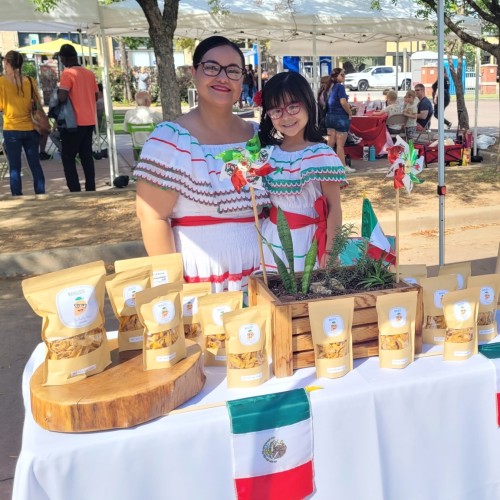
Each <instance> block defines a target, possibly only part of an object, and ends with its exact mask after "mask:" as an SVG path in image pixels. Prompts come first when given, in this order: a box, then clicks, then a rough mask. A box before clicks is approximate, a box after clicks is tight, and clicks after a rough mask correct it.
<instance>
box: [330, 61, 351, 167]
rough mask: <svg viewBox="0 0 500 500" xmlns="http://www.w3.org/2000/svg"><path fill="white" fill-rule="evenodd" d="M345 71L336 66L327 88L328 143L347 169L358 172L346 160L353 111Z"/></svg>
mask: <svg viewBox="0 0 500 500" xmlns="http://www.w3.org/2000/svg"><path fill="white" fill-rule="evenodd" d="M344 80H345V73H344V70H343V69H342V68H334V69H333V70H332V73H331V74H330V81H329V83H328V84H327V86H326V88H325V91H324V92H325V95H328V100H327V101H326V129H327V133H328V145H329V146H330V147H331V148H334V149H335V151H336V152H337V155H338V157H339V158H340V161H341V162H342V165H344V167H345V171H346V172H348V173H352V172H356V169H354V168H351V167H348V166H347V165H346V162H345V153H344V145H345V142H346V140H347V133H348V132H349V127H350V126H351V119H352V111H351V108H350V106H349V104H348V102H347V99H348V97H347V94H346V91H345V87H344V85H343V82H344Z"/></svg>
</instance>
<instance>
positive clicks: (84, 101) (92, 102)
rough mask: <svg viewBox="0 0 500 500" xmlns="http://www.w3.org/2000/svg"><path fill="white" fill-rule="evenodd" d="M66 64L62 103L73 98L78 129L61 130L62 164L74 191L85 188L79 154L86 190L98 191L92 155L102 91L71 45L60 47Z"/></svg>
mask: <svg viewBox="0 0 500 500" xmlns="http://www.w3.org/2000/svg"><path fill="white" fill-rule="evenodd" d="M58 55H59V58H60V59H61V62H62V64H63V65H64V67H65V70H64V71H63V72H62V75H61V80H60V82H59V90H58V97H59V101H60V102H66V100H67V99H69V100H70V101H71V104H72V105H73V109H74V111H75V118H76V124H77V129H76V131H75V130H71V129H70V130H68V129H61V143H62V153H61V158H62V163H63V167H64V176H65V177H66V184H67V186H68V188H69V190H70V191H81V187H80V179H79V178H78V172H77V170H76V155H78V156H79V157H80V161H81V164H82V168H83V173H84V175H85V191H95V169H94V158H93V156H92V134H93V132H94V127H95V124H96V123H95V122H96V101H97V96H98V93H99V89H98V87H97V82H96V79H95V75H94V73H92V71H89V70H88V69H86V68H82V67H81V66H80V65H79V64H78V55H77V53H76V50H75V48H74V47H73V46H72V45H70V44H64V45H62V46H61V48H60V50H59V54H58Z"/></svg>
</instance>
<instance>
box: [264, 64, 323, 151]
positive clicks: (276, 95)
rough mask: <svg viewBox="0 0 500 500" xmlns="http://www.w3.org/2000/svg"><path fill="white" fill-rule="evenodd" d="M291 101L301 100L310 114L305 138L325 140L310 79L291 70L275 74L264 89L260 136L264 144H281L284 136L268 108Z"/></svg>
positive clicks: (308, 139) (315, 140) (317, 140)
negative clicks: (268, 114) (275, 124)
mask: <svg viewBox="0 0 500 500" xmlns="http://www.w3.org/2000/svg"><path fill="white" fill-rule="evenodd" d="M291 102H300V103H301V104H302V105H303V106H304V108H305V110H306V112H307V116H308V120H307V125H306V127H305V129H304V139H305V140H306V141H310V142H325V140H324V138H323V136H322V135H321V132H320V130H319V128H318V108H317V105H316V99H315V98H314V94H313V91H312V89H311V86H310V85H309V83H308V81H307V80H306V79H305V78H304V77H303V76H302V75H300V74H299V73H295V72H294V71H290V72H287V73H278V74H277V75H275V76H273V77H272V78H271V79H270V80H269V81H268V82H267V83H266V86H265V87H264V89H263V91H262V115H261V116H262V118H261V120H260V129H259V138H260V142H261V144H262V145H263V146H267V145H269V144H281V143H282V142H283V138H282V137H280V136H279V135H278V132H277V130H276V129H275V128H274V126H273V122H272V121H271V118H269V117H268V116H267V110H268V109H272V108H278V107H280V106H285V105H287V104H289V103H291Z"/></svg>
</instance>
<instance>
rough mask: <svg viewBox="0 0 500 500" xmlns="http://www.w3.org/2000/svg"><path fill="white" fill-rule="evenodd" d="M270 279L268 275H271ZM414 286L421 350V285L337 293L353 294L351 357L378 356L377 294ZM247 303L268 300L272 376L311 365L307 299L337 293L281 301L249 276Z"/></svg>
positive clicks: (417, 341) (417, 345)
mask: <svg viewBox="0 0 500 500" xmlns="http://www.w3.org/2000/svg"><path fill="white" fill-rule="evenodd" d="M271 279H272V278H271ZM413 290H417V291H418V299H417V318H416V322H415V352H416V353H420V352H422V323H423V305H422V288H421V287H420V286H418V285H409V284H407V283H395V284H394V288H391V289H387V290H379V291H376V292H359V293H356V294H353V295H342V296H341V297H354V299H355V300H354V320H353V329H352V336H353V355H354V358H365V357H367V356H378V326H377V310H376V308H375V304H376V300H377V297H378V296H379V295H386V294H392V293H404V292H409V291H413ZM248 295H249V303H250V305H251V306H256V305H261V304H270V305H271V312H272V331H273V367H274V375H275V376H276V377H288V376H290V375H293V371H294V370H296V369H297V368H305V367H308V366H314V348H313V343H312V337H311V325H310V323H309V307H308V304H309V302H314V301H318V300H336V299H337V298H340V297H324V298H320V299H311V300H300V301H294V302H285V301H282V300H280V299H279V298H278V297H276V295H274V293H273V292H272V291H271V290H270V289H269V288H268V287H267V286H266V285H265V284H264V281H263V280H262V278H260V277H253V276H252V277H250V282H249V290H248Z"/></svg>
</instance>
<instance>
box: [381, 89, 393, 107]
mask: <svg viewBox="0 0 500 500" xmlns="http://www.w3.org/2000/svg"><path fill="white" fill-rule="evenodd" d="M391 90H392V89H384V90H382V95H383V96H384V97H385V105H386V106H387V94H388V93H389V92H390V91H391Z"/></svg>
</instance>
